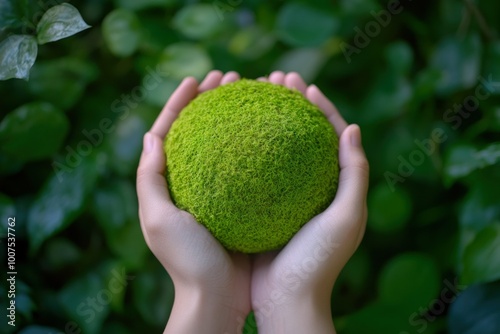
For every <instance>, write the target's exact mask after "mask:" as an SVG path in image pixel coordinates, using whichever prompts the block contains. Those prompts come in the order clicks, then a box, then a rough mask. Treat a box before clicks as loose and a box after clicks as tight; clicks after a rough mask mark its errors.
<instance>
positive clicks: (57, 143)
mask: <svg viewBox="0 0 500 334" xmlns="http://www.w3.org/2000/svg"><path fill="white" fill-rule="evenodd" d="M68 129H69V122H68V119H67V118H66V116H65V115H64V113H63V112H62V111H60V110H59V109H57V108H56V107H54V106H53V105H51V104H49V103H45V102H33V103H30V104H26V105H24V106H21V107H19V108H17V109H16V110H14V111H12V112H10V113H9V114H8V115H7V116H6V117H5V118H4V120H3V121H2V123H0V143H1V144H2V148H1V149H0V150H1V151H2V152H5V153H6V154H9V155H10V156H12V157H15V158H17V159H19V160H22V161H33V160H39V159H43V158H47V157H49V156H51V155H52V154H54V153H55V152H56V151H57V150H58V149H59V148H60V147H61V145H62V143H63V141H64V138H65V137H66V134H67V133H68ZM47 134H50V135H47Z"/></svg>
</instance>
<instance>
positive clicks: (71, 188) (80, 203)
mask: <svg viewBox="0 0 500 334" xmlns="http://www.w3.org/2000/svg"><path fill="white" fill-rule="evenodd" d="M79 158H80V159H81V160H80V163H79V164H76V166H75V167H70V166H69V165H68V166H65V165H63V164H61V166H59V167H58V168H59V170H56V167H55V165H54V163H53V167H54V171H55V173H54V174H53V175H51V176H50V177H49V178H48V180H47V181H46V183H45V185H44V186H43V188H42V190H41V191H40V192H39V193H38V195H37V198H36V199H35V201H34V203H33V205H32V207H31V209H30V211H29V214H28V236H29V240H30V250H31V252H34V251H36V250H38V248H39V247H40V246H41V244H42V243H43V242H44V241H45V240H46V239H47V238H49V237H51V236H52V235H54V234H56V233H58V232H59V231H61V230H63V229H64V228H66V227H68V226H69V225H70V224H71V223H72V222H73V221H74V219H75V218H76V217H77V216H78V215H79V214H80V213H81V212H82V210H83V208H84V204H85V200H86V199H87V196H88V194H89V193H90V191H92V189H93V188H94V184H95V182H96V180H97V173H98V167H97V166H96V165H97V164H96V159H95V157H94V156H92V155H91V156H88V157H85V158H84V159H83V158H82V157H79Z"/></svg>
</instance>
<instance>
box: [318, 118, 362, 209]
mask: <svg viewBox="0 0 500 334" xmlns="http://www.w3.org/2000/svg"><path fill="white" fill-rule="evenodd" d="M339 164H340V175H339V185H338V189H337V194H336V195H335V199H334V201H333V203H332V205H331V206H330V207H329V208H328V209H327V210H326V211H325V212H327V211H337V210H340V211H342V212H344V213H345V214H347V215H351V216H359V215H360V214H364V213H365V208H366V194H367V191H368V179H369V165H368V161H367V159H366V156H365V153H364V151H363V148H362V146H361V132H360V129H359V126H358V125H356V124H351V125H349V126H348V127H347V128H346V130H345V131H344V132H343V133H342V135H341V137H340V143H339ZM362 218H363V217H362Z"/></svg>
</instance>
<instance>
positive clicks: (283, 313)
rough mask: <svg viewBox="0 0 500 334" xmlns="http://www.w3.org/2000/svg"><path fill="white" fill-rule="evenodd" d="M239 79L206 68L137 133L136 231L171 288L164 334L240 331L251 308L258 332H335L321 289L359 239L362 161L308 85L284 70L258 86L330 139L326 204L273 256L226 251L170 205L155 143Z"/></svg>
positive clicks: (353, 138) (345, 129)
mask: <svg viewBox="0 0 500 334" xmlns="http://www.w3.org/2000/svg"><path fill="white" fill-rule="evenodd" d="M239 78H240V77H239V75H238V74H237V73H235V72H228V73H226V74H223V73H221V72H219V71H212V72H210V73H209V74H208V75H207V76H206V78H205V79H204V80H203V82H202V83H201V84H198V83H197V82H196V80H195V79H194V78H186V79H184V80H183V81H182V83H181V84H180V85H179V87H178V88H177V90H176V91H175V92H174V93H173V94H172V96H171V97H170V99H169V101H168V102H167V104H166V105H165V107H164V108H163V110H162V111H161V113H160V115H159V116H158V118H157V119H156V121H155V123H154V124H153V126H152V128H151V130H150V131H149V132H148V133H146V135H145V136H144V143H143V145H144V146H143V152H142V155H141V160H140V163H139V168H138V170H137V193H138V197H139V216H140V221H141V228H142V232H143V234H144V238H145V240H146V243H147V244H148V246H149V248H150V249H151V251H152V252H153V253H154V254H155V256H156V257H157V258H158V260H159V261H160V262H161V264H162V265H163V266H164V267H165V269H166V270H167V272H168V273H169V275H170V276H171V278H172V280H173V282H174V286H175V301H174V306H173V309H172V313H171V315H170V319H169V322H168V324H167V327H166V328H165V333H176V334H177V333H228V334H233V333H234V334H236V333H241V331H242V328H243V325H244V322H245V318H246V316H247V314H248V313H249V312H250V310H252V309H253V310H254V313H255V317H256V323H257V325H258V328H259V333H335V329H334V326H333V322H332V317H331V313H330V312H331V309H330V297H331V291H332V288H333V285H334V283H335V281H336V279H337V277H338V275H339V274H340V271H341V270H342V268H343V267H344V265H345V264H346V263H347V261H348V260H349V258H350V257H351V256H352V254H353V253H354V251H355V250H356V249H357V247H358V246H359V244H360V242H361V239H362V237H363V234H364V230H365V225H366V219H367V209H366V194H367V190H368V162H367V160H366V157H365V154H364V151H363V148H362V146H361V134H360V130H359V127H358V126H357V125H349V126H348V125H347V123H346V122H345V120H344V119H343V118H342V117H341V116H340V114H339V113H338V111H337V109H336V108H335V106H334V105H333V104H332V103H331V102H330V101H329V100H328V99H327V98H326V97H325V96H324V95H323V94H322V92H321V91H320V90H319V89H318V88H317V87H316V86H315V85H310V86H307V85H306V84H305V83H304V81H303V80H302V78H301V77H300V76H299V75H298V74H297V73H294V72H291V73H288V74H285V73H283V72H279V71H277V72H273V73H272V74H271V75H270V76H269V78H259V79H258V80H262V81H269V82H271V83H274V84H278V85H284V86H286V87H288V88H293V89H297V90H298V91H300V92H301V93H302V94H303V95H304V96H305V97H306V98H307V99H309V101H311V102H312V103H313V104H315V105H317V106H318V107H319V108H320V109H321V110H322V111H323V113H324V114H325V116H326V117H327V118H328V120H329V121H330V122H331V124H332V125H333V126H334V128H335V131H336V132H337V134H338V136H339V138H340V143H339V163H340V178H339V186H338V190H337V194H336V196H335V199H334V201H333V202H332V203H331V205H330V206H329V207H328V208H327V209H326V210H325V211H324V212H322V213H321V214H319V215H317V216H316V217H314V218H313V219H312V220H311V221H310V222H308V223H307V224H306V225H304V226H303V227H302V229H301V230H300V231H299V232H298V233H297V234H296V235H295V236H294V237H293V238H292V240H290V242H289V243H288V244H287V245H286V246H285V247H284V248H283V249H282V250H280V251H274V252H268V253H265V254H258V255H253V256H249V255H245V254H240V253H230V252H227V251H226V250H225V249H224V248H223V247H222V246H221V244H220V243H219V242H218V241H217V240H216V239H215V238H214V237H213V236H212V235H211V234H210V232H209V231H208V230H207V229H206V228H205V227H204V226H203V225H201V224H199V223H198V222H197V221H196V220H195V219H194V217H193V216H192V215H191V214H189V213H188V212H186V211H182V210H180V209H178V208H177V207H175V205H174V204H173V203H172V200H171V199H170V195H169V191H168V187H167V184H166V180H165V176H164V172H165V165H166V164H165V154H164V151H163V138H164V137H165V136H166V134H167V133H168V131H169V129H170V126H171V125H172V123H173V122H174V120H175V119H176V117H177V115H178V114H179V112H180V111H181V110H182V109H183V108H184V107H185V106H186V105H187V104H188V103H189V102H190V101H191V100H192V99H193V98H195V97H196V96H197V95H198V94H199V93H202V92H204V91H207V90H210V89H213V88H215V87H217V86H219V85H223V84H226V83H229V82H234V81H237V80H239ZM332 154H333V152H332Z"/></svg>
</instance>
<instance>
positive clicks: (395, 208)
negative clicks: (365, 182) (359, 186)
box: [368, 183, 412, 233]
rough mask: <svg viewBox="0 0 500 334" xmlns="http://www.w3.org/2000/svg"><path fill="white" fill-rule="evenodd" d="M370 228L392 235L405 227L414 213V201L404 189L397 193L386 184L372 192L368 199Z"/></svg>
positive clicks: (397, 190)
mask: <svg viewBox="0 0 500 334" xmlns="http://www.w3.org/2000/svg"><path fill="white" fill-rule="evenodd" d="M368 209H369V211H370V215H369V217H368V226H369V227H370V228H372V229H374V230H375V231H378V232H383V233H390V232H394V231H398V230H401V229H402V228H404V227H405V225H406V224H407V223H408V220H409V219H410V216H411V213H412V199H411V197H410V195H409V194H408V193H407V192H406V190H404V189H403V188H402V187H398V188H396V189H395V191H391V189H390V188H389V187H388V186H387V184H385V183H380V184H379V185H377V186H376V187H375V188H374V189H372V190H371V192H370V193H369V197H368Z"/></svg>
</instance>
